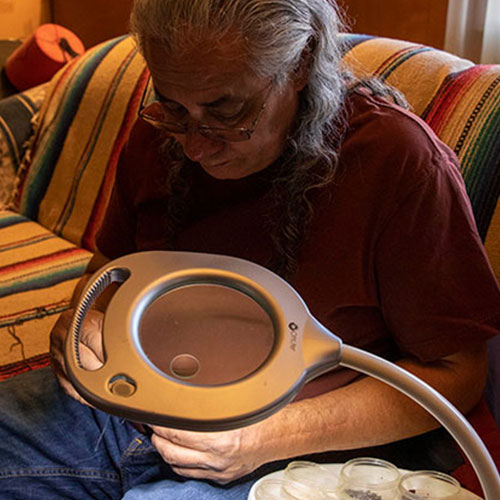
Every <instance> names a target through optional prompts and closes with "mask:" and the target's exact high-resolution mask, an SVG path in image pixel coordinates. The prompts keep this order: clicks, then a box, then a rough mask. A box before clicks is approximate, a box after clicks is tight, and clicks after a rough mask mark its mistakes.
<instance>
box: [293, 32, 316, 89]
mask: <svg viewBox="0 0 500 500" xmlns="http://www.w3.org/2000/svg"><path fill="white" fill-rule="evenodd" d="M315 47H316V42H315V40H314V39H313V38H310V39H309V42H308V43H307V45H306V46H305V48H304V50H303V51H302V54H301V56H300V61H299V64H298V65H297V67H296V68H295V70H294V72H293V77H292V78H293V83H294V87H295V90H297V91H301V90H302V89H303V88H304V87H305V86H306V85H307V84H308V83H309V76H310V74H311V66H312V62H313V57H314V55H313V54H314V49H315Z"/></svg>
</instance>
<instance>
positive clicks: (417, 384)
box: [340, 344, 500, 500]
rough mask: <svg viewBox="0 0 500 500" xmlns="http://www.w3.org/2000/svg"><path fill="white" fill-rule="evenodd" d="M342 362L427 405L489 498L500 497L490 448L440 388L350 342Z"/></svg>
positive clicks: (496, 472) (343, 353) (497, 475)
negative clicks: (460, 451)
mask: <svg viewBox="0 0 500 500" xmlns="http://www.w3.org/2000/svg"><path fill="white" fill-rule="evenodd" d="M340 365H341V366H345V367H347V368H352V369H354V370H356V371H359V372H362V373H365V374H366V375H370V376H372V377H374V378H376V379H378V380H381V381H382V382H385V383H386V384H388V385H390V386H392V387H394V388H395V389H397V390H399V391H400V392H402V393H404V394H406V395H407V396H408V397H410V398H411V399H413V400H414V401H415V402H417V403H418V404H419V405H420V406H422V407H423V408H425V409H426V410H427V411H428V412H429V413H430V414H431V415H432V416H433V417H434V418H436V420H438V421H439V422H440V423H441V425H443V427H444V428H445V429H446V430H447V431H448V432H449V433H450V434H451V435H452V436H453V438H454V439H455V440H456V442H457V443H458V444H459V445H460V446H461V448H462V449H463V451H464V453H465V454H466V455H467V457H468V458H469V460H470V462H471V464H472V466H473V467H474V470H475V471H476V474H477V476H478V478H479V481H480V483H481V487H482V488H483V492H484V494H485V498H486V500H498V499H499V498H500V478H499V474H498V470H497V468H496V466H495V463H494V462H493V460H492V458H491V456H490V454H489V452H488V450H487V449H486V447H485V446H484V444H483V442H482V441H481V439H480V438H479V436H478V435H477V433H476V431H475V430H474V429H473V428H472V426H471V425H470V424H469V422H467V420H466V419H465V418H464V417H463V416H462V414H461V413H460V412H459V411H458V410H457V409H456V408H455V407H454V406H453V405H452V404H451V403H450V402H449V401H448V400H446V399H445V398H444V397H443V396H441V395H440V394H439V392H437V391H436V390H435V389H433V388H432V387H431V386H430V385H428V384H426V383H425V382H423V381H422V380H421V379H419V378H417V377H416V376H414V375H412V374H411V373H410V372H408V371H406V370H404V369H402V368H400V367H399V366H398V365H395V364H394V363H391V362H389V361H386V360H384V359H382V358H379V357H378V356H375V355H373V354H370V353H368V352H366V351H362V350H361V349H357V348H355V347H352V346H349V345H345V344H344V345H343V347H342V356H341V361H340Z"/></svg>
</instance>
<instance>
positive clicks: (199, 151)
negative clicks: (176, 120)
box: [178, 126, 224, 162]
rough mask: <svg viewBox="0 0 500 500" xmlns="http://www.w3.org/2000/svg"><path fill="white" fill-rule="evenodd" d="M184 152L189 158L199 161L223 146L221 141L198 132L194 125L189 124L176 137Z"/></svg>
mask: <svg viewBox="0 0 500 500" xmlns="http://www.w3.org/2000/svg"><path fill="white" fill-rule="evenodd" d="M178 140H179V142H180V143H181V146H182V148H183V149H184V154H185V155H186V156H187V157H188V158H189V159H190V160H191V161H196V162H201V161H203V160H204V159H206V158H209V157H210V156H212V155H213V154H215V153H217V152H218V151H219V150H220V149H221V148H223V147H224V143H223V142H222V141H218V140H214V139H210V138H208V137H205V136H203V135H201V134H200V131H199V130H198V128H197V127H196V126H190V127H189V128H188V130H187V131H186V133H185V134H184V135H183V136H182V137H181V138H178Z"/></svg>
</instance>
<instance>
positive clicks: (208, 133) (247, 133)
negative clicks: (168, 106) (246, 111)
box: [137, 75, 274, 142]
mask: <svg viewBox="0 0 500 500" xmlns="http://www.w3.org/2000/svg"><path fill="white" fill-rule="evenodd" d="M273 84H274V81H273V80H271V81H270V82H269V83H268V84H267V85H266V86H265V87H263V88H262V89H260V90H258V91H257V92H255V94H253V95H252V96H251V97H250V99H253V98H254V97H255V96H256V95H258V94H260V93H261V92H263V91H264V90H266V89H267V88H269V91H268V93H267V95H266V97H265V99H264V102H263V103H262V106H261V107H260V109H259V112H258V113H257V116H256V117H255V119H254V120H253V122H252V125H251V127H250V128H247V127H235V128H224V127H209V126H208V125H203V124H201V123H198V124H197V125H194V127H195V128H194V130H196V131H197V132H198V133H199V134H200V135H202V136H203V137H207V138H208V139H215V140H220V141H223V142H243V141H248V140H250V139H251V137H252V135H253V133H254V132H255V130H256V129H257V125H258V124H259V121H260V119H261V118H262V115H263V114H264V110H265V109H266V106H267V101H268V99H269V96H270V95H271V90H272V88H273ZM151 87H152V89H153V92H154V93H155V100H154V101H153V102H151V103H149V104H147V105H146V104H145V101H146V99H147V96H148V95H149V93H150V91H151ZM154 103H158V104H160V105H161V104H162V103H161V101H160V100H159V99H158V92H157V91H156V88H155V86H154V83H152V77H151V75H149V78H148V81H147V83H146V87H145V89H144V92H143V94H142V97H141V102H140V104H139V109H138V110H137V116H138V117H139V118H141V119H142V120H144V121H145V122H146V123H149V124H150V125H152V126H153V127H155V128H158V129H161V130H166V131H167V132H170V133H172V134H186V133H188V131H189V125H188V124H187V123H186V124H181V123H180V122H167V121H159V120H156V119H154V118H152V117H151V116H148V115H147V114H145V113H144V110H146V109H147V108H148V107H149V106H151V105H152V104H154ZM164 124H171V125H173V126H179V127H182V128H183V131H181V132H177V131H173V130H168V129H167V128H166V127H165V126H164ZM217 132H239V133H240V134H242V136H241V138H240V139H236V140H235V139H226V138H224V137H220V136H219V135H217Z"/></svg>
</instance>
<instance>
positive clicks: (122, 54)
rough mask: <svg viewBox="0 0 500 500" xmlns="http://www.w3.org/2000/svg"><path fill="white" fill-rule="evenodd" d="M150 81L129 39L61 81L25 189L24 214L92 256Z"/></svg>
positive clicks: (101, 50)
mask: <svg viewBox="0 0 500 500" xmlns="http://www.w3.org/2000/svg"><path fill="white" fill-rule="evenodd" d="M147 77H148V75H147V74H146V70H145V64H144V60H143V59H142V57H141V56H140V55H139V54H138V52H137V50H136V48H135V46H134V44H133V43H132V40H131V39H130V38H128V37H125V38H123V37H122V38H118V39H115V40H112V41H110V42H107V43H104V44H101V45H99V46H97V47H96V48H94V49H92V50H90V51H89V52H87V53H86V54H85V55H84V56H83V57H81V58H78V59H76V60H75V61H74V62H73V63H72V64H69V65H67V66H66V67H65V68H64V70H62V71H60V72H59V73H58V74H57V75H56V77H55V78H54V79H53V81H52V84H51V87H50V88H49V91H48V97H47V99H46V101H45V103H44V107H43V109H42V112H41V124H40V128H39V130H38V135H37V137H36V140H35V144H34V147H33V160H32V163H31V165H30V168H29V170H28V172H27V174H26V176H25V178H24V179H23V180H22V183H21V187H20V192H19V195H18V196H19V211H20V213H22V214H24V215H26V216H27V217H30V218H31V219H34V220H38V221H39V222H40V224H42V225H43V226H45V227H46V228H47V229H49V230H51V231H53V232H54V233H55V234H57V235H58V236H61V237H63V238H66V239H68V240H69V241H71V242H73V243H75V244H77V245H80V246H84V247H85V248H88V249H95V243H94V240H95V234H96V231H97V229H98V223H99V221H100V219H101V218H102V215H103V212H104V211H105V208H106V204H107V201H108V197H109V193H110V188H111V186H112V183H113V177H114V172H115V168H116V164H117V161H118V156H119V154H120V151H121V148H122V146H123V144H124V142H125V141H126V139H127V137H128V133H129V132H130V128H131V126H132V125H133V122H134V120H135V117H136V112H137V108H138V106H139V102H140V98H141V96H142V93H143V90H144V87H145V85H146V83H147Z"/></svg>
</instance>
